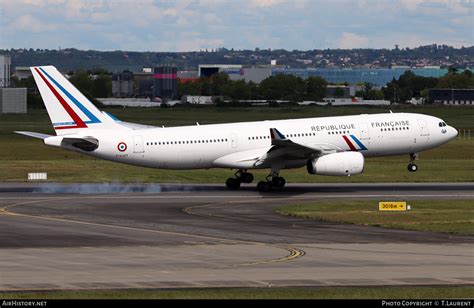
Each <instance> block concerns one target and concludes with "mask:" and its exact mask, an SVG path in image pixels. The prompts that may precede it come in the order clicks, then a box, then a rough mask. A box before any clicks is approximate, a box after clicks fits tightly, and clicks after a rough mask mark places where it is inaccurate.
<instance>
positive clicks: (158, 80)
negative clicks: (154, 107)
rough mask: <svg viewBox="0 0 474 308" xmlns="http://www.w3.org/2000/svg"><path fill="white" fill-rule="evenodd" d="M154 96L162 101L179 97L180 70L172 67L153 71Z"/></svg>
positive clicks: (156, 68)
mask: <svg viewBox="0 0 474 308" xmlns="http://www.w3.org/2000/svg"><path fill="white" fill-rule="evenodd" d="M153 95H154V98H155V99H157V98H159V99H161V100H172V99H175V98H176V97H177V96H178V70H177V68H176V67H172V66H160V67H155V68H154V69H153Z"/></svg>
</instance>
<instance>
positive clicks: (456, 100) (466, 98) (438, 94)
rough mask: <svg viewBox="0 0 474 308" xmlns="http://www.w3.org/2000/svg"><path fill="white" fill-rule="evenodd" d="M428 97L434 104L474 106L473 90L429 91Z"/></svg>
mask: <svg viewBox="0 0 474 308" xmlns="http://www.w3.org/2000/svg"><path fill="white" fill-rule="evenodd" d="M428 97H429V99H428V100H429V101H430V102H432V103H435V104H443V105H458V106H459V105H464V106H465V105H468V106H474V89H429V90H428Z"/></svg>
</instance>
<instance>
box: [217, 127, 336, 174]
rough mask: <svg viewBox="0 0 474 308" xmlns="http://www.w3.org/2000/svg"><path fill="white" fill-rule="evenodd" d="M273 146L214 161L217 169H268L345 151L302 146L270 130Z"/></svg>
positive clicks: (326, 146) (319, 146) (330, 145)
mask: <svg viewBox="0 0 474 308" xmlns="http://www.w3.org/2000/svg"><path fill="white" fill-rule="evenodd" d="M270 136H271V140H272V143H271V146H269V147H265V148H260V149H253V150H248V151H242V152H237V153H233V154H230V155H226V156H223V157H220V158H218V159H216V160H215V161H214V165H215V166H216V167H230V168H240V169H246V168H255V167H261V168H266V167H268V166H271V164H272V162H274V161H278V160H305V159H312V158H315V157H319V156H323V155H326V154H330V153H336V152H341V151H343V149H341V148H339V147H337V146H335V145H333V144H326V143H318V144H300V143H297V142H294V141H292V140H290V139H287V138H286V137H285V136H284V135H283V134H282V133H280V132H279V131H278V130H277V129H276V128H271V129H270Z"/></svg>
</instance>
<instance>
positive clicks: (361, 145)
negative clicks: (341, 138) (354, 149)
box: [351, 135, 367, 150]
mask: <svg viewBox="0 0 474 308" xmlns="http://www.w3.org/2000/svg"><path fill="white" fill-rule="evenodd" d="M351 138H352V140H354V141H355V143H357V145H358V146H359V148H360V149H361V150H367V148H366V147H365V145H363V144H362V142H360V140H359V139H357V137H356V136H354V135H351Z"/></svg>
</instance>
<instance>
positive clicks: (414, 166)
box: [408, 164, 418, 172]
mask: <svg viewBox="0 0 474 308" xmlns="http://www.w3.org/2000/svg"><path fill="white" fill-rule="evenodd" d="M416 170H418V166H417V165H415V164H408V171H410V172H416Z"/></svg>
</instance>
